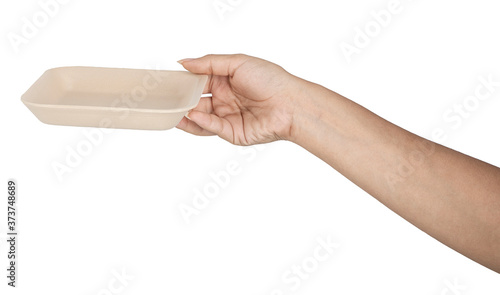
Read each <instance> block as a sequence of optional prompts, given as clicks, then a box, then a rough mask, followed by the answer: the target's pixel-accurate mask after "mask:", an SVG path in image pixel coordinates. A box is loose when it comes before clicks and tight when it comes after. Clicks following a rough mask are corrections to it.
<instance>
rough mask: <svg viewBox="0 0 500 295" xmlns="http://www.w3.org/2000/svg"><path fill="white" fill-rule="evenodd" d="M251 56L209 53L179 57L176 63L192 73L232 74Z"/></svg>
mask: <svg viewBox="0 0 500 295" xmlns="http://www.w3.org/2000/svg"><path fill="white" fill-rule="evenodd" d="M251 58H252V57H250V56H248V55H244V54H229V55H227V54H209V55H205V56H203V57H199V58H186V59H181V60H179V61H178V63H180V64H181V65H182V66H183V67H184V68H185V69H186V70H188V71H190V72H191V73H194V74H203V75H215V76H233V75H234V72H236V69H238V67H239V66H241V65H242V64H243V63H245V62H246V61H248V60H250V59H251Z"/></svg>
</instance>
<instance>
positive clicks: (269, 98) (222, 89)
mask: <svg viewBox="0 0 500 295" xmlns="http://www.w3.org/2000/svg"><path fill="white" fill-rule="evenodd" d="M179 63H181V64H182V66H184V68H185V69H187V70H188V71H190V72H192V73H196V74H206V75H209V80H208V83H207V85H206V87H205V89H204V93H211V94H212V97H207V98H202V99H201V101H200V103H199V105H198V106H197V107H196V108H195V109H193V110H192V111H191V112H190V113H189V114H188V116H187V117H188V118H186V117H185V118H183V119H182V121H181V122H180V123H179V124H178V126H177V127H178V128H180V129H182V130H185V131H187V132H189V133H192V134H195V135H218V136H220V137H221V138H223V139H225V140H227V141H229V142H231V143H233V144H236V145H252V144H259V143H266V142H271V141H274V140H288V141H291V142H294V143H296V144H298V145H300V146H302V147H303V148H305V149H306V150H308V151H309V152H311V153H313V154H314V155H316V156H317V157H319V158H320V159H322V160H323V161H325V162H326V163H328V164H329V165H330V166H331V167H333V168H334V169H336V170H337V171H339V172H340V173H341V174H343V175H344V176H345V177H347V178H348V179H349V180H351V181H352V182H353V183H355V184H356V185H358V186H359V187H360V188H362V189H363V190H365V191H366V192H367V193H369V194H370V195H372V196H373V197H375V198H376V199H377V200H378V201H380V202H381V203H382V204H384V205H385V206H387V207H388V208H390V209H391V210H393V211H394V212H396V213H397V214H398V215H400V216H401V217H403V218H405V219H406V220H408V221H409V222H411V223H412V224H413V225H415V226H416V227H418V228H420V229H421V230H423V231H424V232H426V233H427V234H429V235H430V236H432V237H434V238H435V239H437V240H439V241H440V242H442V243H443V244H445V245H447V246H448V247H450V248H452V249H454V250H456V251H458V252H460V253H462V254H463V255H465V256H467V257H469V258H470V259H472V260H474V261H476V262H478V263H480V264H482V265H484V266H486V267H488V268H490V269H491V270H494V271H496V272H498V273H500V169H499V168H498V167H495V166H492V165H490V164H488V163H485V162H482V161H480V160H478V159H475V158H472V157H469V156H467V155H464V154H462V153H460V152H457V151H454V150H452V149H449V148H447V147H444V146H442V145H439V144H437V143H434V142H431V141H428V140H426V139H424V138H421V137H419V136H417V135H415V134H412V133H410V132H408V131H406V130H404V129H402V128H400V127H398V126H396V125H394V124H392V123H390V122H388V121H386V120H384V119H383V118H381V117H379V116H377V115H376V114H374V113H372V112H370V111H369V110H367V109H365V108H364V107H362V106H360V105H358V104H356V103H354V102H353V101H351V100H349V99H347V98H345V97H343V96H341V95H339V94H337V93H335V92H333V91H331V90H328V89H326V88H324V87H322V86H320V85H317V84H314V83H311V82H308V81H305V80H303V79H300V78H298V77H296V76H293V75H291V74H290V73H288V72H286V71H285V70H284V69H283V68H281V67H280V66H278V65H276V64H273V63H270V62H268V61H265V60H262V59H259V58H255V57H251V56H247V55H242V54H237V55H207V56H204V57H201V58H197V59H184V60H181V61H179Z"/></svg>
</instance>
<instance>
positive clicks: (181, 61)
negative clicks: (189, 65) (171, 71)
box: [177, 58, 194, 65]
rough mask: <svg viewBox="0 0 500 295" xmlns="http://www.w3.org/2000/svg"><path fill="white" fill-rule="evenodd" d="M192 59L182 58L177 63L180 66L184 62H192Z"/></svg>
mask: <svg viewBox="0 0 500 295" xmlns="http://www.w3.org/2000/svg"><path fill="white" fill-rule="evenodd" d="M193 59H194V58H184V59H181V60H178V61H177V62H178V63H180V64H181V65H182V64H183V63H184V62H186V61H192V60H193Z"/></svg>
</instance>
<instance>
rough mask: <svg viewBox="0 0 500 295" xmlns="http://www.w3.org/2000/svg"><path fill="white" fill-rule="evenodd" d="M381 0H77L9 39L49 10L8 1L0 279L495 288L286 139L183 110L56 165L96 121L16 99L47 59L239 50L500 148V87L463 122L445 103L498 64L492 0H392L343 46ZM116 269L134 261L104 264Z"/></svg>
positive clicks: (256, 289)
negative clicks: (255, 140) (227, 175)
mask: <svg viewBox="0 0 500 295" xmlns="http://www.w3.org/2000/svg"><path fill="white" fill-rule="evenodd" d="M46 1H47V0H45V1H43V2H46ZM221 2H222V3H228V2H227V1H226V0H222V1H221ZM389 2H390V0H376V1H373V0H365V1H318V0H315V1H291V0H286V1H285V0H282V1H264V0H253V1H245V0H242V1H235V0H233V1H229V4H228V5H232V6H231V8H232V9H231V10H228V11H226V12H225V13H222V14H221V13H218V12H217V10H216V9H215V8H214V1H213V0H197V1H194V0H193V1H152V0H141V1H124V0H114V1H77V0H74V1H71V0H70V1H68V3H67V4H64V5H63V4H61V5H59V6H58V11H57V12H56V13H54V14H53V16H50V17H49V19H48V21H47V23H46V24H44V25H42V26H41V27H40V28H39V29H38V32H37V33H36V34H34V35H33V36H30V38H26V40H25V41H27V42H25V43H23V44H21V45H20V46H18V49H19V50H18V51H16V46H13V45H12V43H11V42H10V41H9V37H8V36H12V34H17V35H19V36H22V28H23V18H26V19H28V20H29V21H32V20H33V16H34V15H37V13H39V12H40V11H43V10H42V8H41V7H40V5H39V4H38V2H37V1H34V0H25V1H2V4H1V7H0V22H1V32H0V34H1V36H2V38H1V44H0V48H1V55H0V59H1V67H0V78H1V83H0V85H1V86H2V89H1V91H2V92H1V99H0V104H1V106H0V112H1V113H0V120H1V134H0V137H1V139H0V142H1V146H0V149H1V150H0V151H1V153H0V157H1V162H0V163H1V170H0V180H1V181H2V182H4V183H5V182H6V180H7V179H8V178H11V177H13V178H15V179H17V181H18V184H19V201H18V210H19V216H18V217H19V221H18V230H19V233H20V236H19V245H18V247H19V248H18V251H19V260H18V267H19V268H18V270H19V272H18V282H17V283H18V288H16V289H15V290H14V289H13V288H10V287H7V286H6V284H7V282H6V279H5V276H6V271H5V268H6V267H7V255H6V251H7V247H6V243H5V242H4V241H5V239H6V238H5V232H6V222H5V220H6V217H5V212H6V198H4V197H2V199H1V202H2V203H3V204H0V220H1V223H0V236H1V238H2V242H1V243H0V254H1V255H0V276H1V277H2V279H0V282H1V287H0V290H1V291H0V293H1V294H54V295H56V294H118V293H120V294H262V295H264V294H265V295H268V294H484V295H487V294H498V293H499V292H500V275H499V274H497V273H495V272H493V271H491V270H488V269H487V268H485V267H483V266H481V265H478V264H476V263H475V262H473V261H471V260H469V259H468V258H466V257H464V256H462V255H461V254H459V253H456V252H455V251H453V250H451V249H449V248H447V247H446V246H444V245H442V244H440V243H439V242H437V241H436V240H434V239H433V238H431V237H429V236H428V235H427V234H425V233H423V232H421V231H420V230H418V229H417V228H415V227H414V226H412V225H411V224H409V223H408V222H406V221H405V220H403V219H402V218H401V217H399V216H397V215H396V214H394V213H393V212H391V211H390V210H388V209H387V208H385V207H384V206H383V205H381V204H380V203H379V202H377V201H376V200H375V199H373V198H372V197H371V196H369V195H367V194H366V193H365V192H363V191H362V190H361V189H359V188H357V187H356V186H355V185H353V184H352V183H350V182H349V181H348V180H346V179H345V178H344V177H342V176H341V175H339V174H338V173H337V172H336V171H334V170H333V169H332V168H330V167H329V166H328V165H326V164H325V163H323V162H321V161H320V160H319V159H317V158H315V157H314V156H313V155H311V154H308V153H307V152H306V151H305V150H303V149H302V148H300V147H298V146H295V145H294V144H292V143H289V142H276V143H272V144H267V145H264V146H261V147H258V149H257V147H249V148H247V149H244V150H240V149H238V148H237V147H235V146H232V145H230V144H228V143H226V142H224V141H222V140H221V139H219V138H215V137H195V136H192V135H190V134H187V133H184V132H182V131H180V130H177V129H173V130H168V131H130V130H115V131H113V132H112V133H111V134H107V135H105V136H104V137H103V140H102V142H101V143H100V144H98V145H96V146H94V148H93V150H92V152H91V153H90V154H89V155H88V156H86V157H84V158H83V160H82V163H81V164H80V165H78V166H77V167H75V168H74V169H73V171H72V172H70V173H67V174H65V175H64V177H63V179H62V181H59V180H58V178H57V176H56V174H55V173H54V171H53V169H52V167H51V164H52V163H54V162H61V163H64V161H65V160H64V158H65V157H66V155H67V149H68V148H74V147H75V146H77V144H78V143H80V142H82V141H85V140H86V138H85V136H84V131H85V132H89V130H92V129H88V128H77V127H63V126H50V125H45V124H42V123H41V122H39V121H38V120H37V119H36V117H35V116H33V114H32V113H31V112H30V111H29V110H28V109H27V108H26V107H25V106H24V105H23V104H22V103H21V101H20V96H21V95H22V94H23V93H24V92H25V91H26V90H27V89H28V88H29V87H30V86H31V85H32V84H33V82H35V80H36V79H37V78H38V77H39V76H40V75H41V74H42V73H43V72H44V71H45V70H46V69H49V68H53V67H58V66H72V65H83V66H106V67H125V68H146V69H147V68H152V69H153V68H161V69H169V70H180V69H181V67H180V65H178V64H177V63H176V60H178V59H181V58H186V57H197V56H202V55H204V54H207V53H246V54H250V55H255V56H259V57H262V58H265V59H268V60H271V61H273V62H276V63H278V64H280V65H281V66H283V67H284V68H285V69H287V70H288V71H289V72H291V73H293V74H295V75H297V76H301V77H303V78H306V79H308V80H312V81H314V82H317V83H319V84H322V85H324V86H326V87H328V88H330V89H333V90H335V91H337V92H339V93H341V94H343V95H345V96H347V97H349V98H351V99H352V100H354V101H356V102H358V103H360V104H361V105H364V106H365V107H367V108H369V109H370V110H372V111H374V112H376V113H377V114H379V115H381V116H382V117H384V118H386V119H388V120H390V121H392V122H394V123H395V124H398V125H400V126H402V127H404V128H406V129H408V130H410V131H412V132H414V133H416V134H419V135H421V136H424V137H426V138H429V139H431V138H432V132H433V130H434V129H435V128H442V129H443V130H445V132H446V136H447V139H446V140H445V141H444V142H443V143H444V144H445V145H446V146H449V147H451V148H454V149H456V150H459V151H461V152H464V153H466V154H469V155H472V156H474V157H477V158H480V159H482V160H484V161H487V162H489V163H492V164H494V165H496V166H500V156H499V151H500V140H499V134H500V132H499V131H500V129H499V128H500V127H499V126H500V119H499V118H500V116H498V112H499V109H500V88H497V89H496V92H494V93H493V95H492V96H491V97H490V99H488V100H485V101H481V103H480V105H479V106H478V107H477V108H476V109H475V110H474V111H473V112H470V117H469V118H467V119H461V123H462V124H461V126H460V127H459V128H453V127H454V126H453V125H452V124H450V123H449V122H445V121H444V120H443V114H444V113H445V112H446V111H447V110H449V109H450V108H452V107H453V105H454V104H457V103H458V104H461V103H463V102H464V99H465V98H466V97H467V96H470V95H473V94H474V89H475V88H476V87H477V86H478V85H479V81H478V78H479V77H481V76H482V77H487V76H488V75H490V74H491V75H493V77H495V80H496V81H499V80H500V54H499V53H500V37H499V33H498V28H500V18H499V17H498V11H499V8H500V7H499V5H498V2H497V1H485V0H477V1H468V2H467V3H465V2H466V1H451V0H448V1H429V0H421V1H410V0H401V2H400V7H401V9H402V11H401V12H400V13H396V14H392V18H391V20H390V22H389V24H387V26H385V27H383V28H382V29H381V31H380V33H379V34H373V37H371V38H370V39H371V40H370V42H369V44H368V46H366V47H365V48H362V49H360V52H359V53H356V54H354V55H352V56H351V58H352V60H351V62H347V59H346V58H345V56H344V54H343V53H342V50H341V44H342V42H346V43H349V44H353V40H354V38H355V36H356V28H360V29H362V30H364V28H365V26H366V25H367V24H370V22H371V21H373V20H374V17H373V15H372V14H371V12H378V11H380V10H382V9H387V6H388V4H389ZM9 34H10V35H9ZM232 161H234V162H232ZM235 162H236V163H237V165H239V168H240V169H239V172H240V173H239V174H238V175H235V176H232V177H231V179H230V184H229V185H228V186H226V187H224V188H222V189H219V192H218V194H217V195H216V196H215V198H213V199H211V200H210V203H209V204H208V206H206V208H204V209H203V210H201V211H200V213H199V215H198V216H195V217H193V218H192V220H191V221H192V222H191V223H190V224H187V223H186V222H185V220H184V219H183V217H182V215H181V213H180V210H179V205H180V204H187V205H190V204H191V203H192V200H193V198H194V195H195V193H194V190H195V189H198V190H203V189H204V188H205V187H206V186H210V185H212V184H213V183H214V181H213V180H212V178H210V173H217V172H218V171H221V170H223V169H225V167H226V165H227V164H228V163H235ZM0 187H1V188H2V190H5V193H2V195H3V196H5V195H6V184H3V185H2V186H0ZM499 214H500V213H499ZM326 237H331V239H333V240H335V241H337V242H338V243H339V244H340V246H339V247H338V248H336V249H335V250H334V252H333V253H332V254H331V255H330V256H329V257H328V259H327V260H326V261H323V262H320V263H319V265H318V267H317V269H315V270H314V271H311V273H310V274H308V277H307V278H304V279H300V287H299V288H298V289H294V290H292V289H293V287H296V285H294V284H291V283H287V282H285V281H283V280H282V276H283V275H284V274H286V273H287V271H289V270H291V269H292V267H293V266H294V265H299V266H300V265H302V263H303V262H304V261H310V257H311V256H312V254H313V253H314V250H315V249H316V247H317V245H318V243H317V239H321V238H326ZM308 259H309V260H308ZM122 271H125V272H126V273H127V275H129V276H131V277H133V278H130V279H129V280H127V281H126V282H125V283H120V282H118V281H116V280H115V275H114V274H113V273H116V272H122ZM110 284H111V285H112V286H114V287H115V288H116V289H113V288H111V289H110V288H109V285H110ZM453 285H458V287H459V288H458V289H453V288H451V287H453ZM450 286H451V287H450ZM273 292H274V293H273ZM280 292H281V293H280Z"/></svg>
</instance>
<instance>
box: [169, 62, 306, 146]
mask: <svg viewBox="0 0 500 295" xmlns="http://www.w3.org/2000/svg"><path fill="white" fill-rule="evenodd" d="M179 63H181V64H182V66H183V67H184V68H185V69H187V70H188V71H190V72H192V73H195V74H205V75H209V79H208V82H207V84H206V86H205V89H204V91H203V93H211V94H212V97H202V98H201V100H200V103H199V104H198V106H196V107H195V108H194V109H193V110H192V111H191V112H190V113H189V114H188V117H189V118H186V117H184V118H183V119H182V120H181V121H180V122H179V124H178V125H177V128H179V129H182V130H184V131H186V132H189V133H192V134H195V135H218V136H220V137H221V138H223V139H225V140H227V141H229V142H231V143H233V144H236V145H252V144H258V143H266V142H271V141H274V140H280V139H289V138H290V136H291V129H292V122H293V112H294V105H293V102H291V98H292V96H293V95H294V94H295V93H296V91H297V82H299V80H300V79H299V78H297V77H295V76H293V75H291V74H289V73H288V72H286V71H285V70H284V69H283V68H281V67H280V66H278V65H276V64H273V63H271V62H268V61H266V60H263V59H259V58H256V57H251V56H247V55H243V54H236V55H206V56H204V57H201V58H196V59H184V60H180V61H179Z"/></svg>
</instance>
